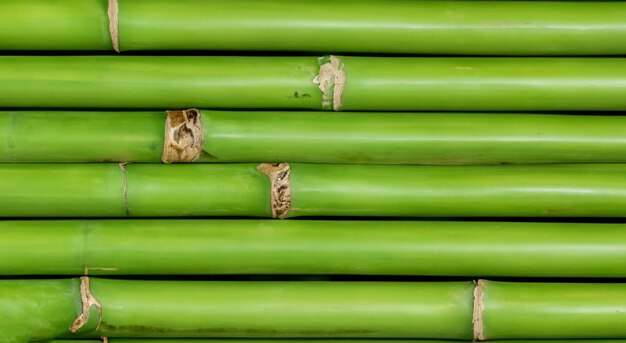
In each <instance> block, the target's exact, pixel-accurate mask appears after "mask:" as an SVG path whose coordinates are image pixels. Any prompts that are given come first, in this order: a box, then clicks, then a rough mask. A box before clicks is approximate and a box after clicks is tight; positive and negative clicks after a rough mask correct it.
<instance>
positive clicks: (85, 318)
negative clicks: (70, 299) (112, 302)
mask: <svg viewBox="0 0 626 343" xmlns="http://www.w3.org/2000/svg"><path fill="white" fill-rule="evenodd" d="M80 300H81V303H82V313H81V314H80V315H79V316H78V317H77V318H76V320H74V323H72V326H71V327H70V332H71V333H76V332H77V331H78V330H80V328H82V327H83V326H84V325H85V324H87V323H88V322H89V310H90V309H91V306H95V307H96V309H97V310H98V325H97V326H96V330H98V329H99V328H100V322H101V321H102V305H100V303H99V302H98V300H97V299H96V298H95V297H94V296H93V294H91V289H90V286H89V277H88V276H83V277H81V278H80Z"/></svg>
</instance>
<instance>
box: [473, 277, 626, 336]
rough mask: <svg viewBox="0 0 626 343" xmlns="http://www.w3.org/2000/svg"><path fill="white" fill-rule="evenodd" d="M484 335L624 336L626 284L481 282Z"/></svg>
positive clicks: (625, 329)
mask: <svg viewBox="0 0 626 343" xmlns="http://www.w3.org/2000/svg"><path fill="white" fill-rule="evenodd" d="M482 285H483V287H484V288H483V301H482V303H483V305H482V306H483V314H482V318H483V324H484V339H488V340H491V339H509V338H529V339H533V338H543V339H546V338H550V339H567V338H579V339H585V338H589V339H603V338H607V339H608V338H626V284H624V283H621V284H610V283H606V284H603V283H595V284H567V283H507V282H494V281H482Z"/></svg>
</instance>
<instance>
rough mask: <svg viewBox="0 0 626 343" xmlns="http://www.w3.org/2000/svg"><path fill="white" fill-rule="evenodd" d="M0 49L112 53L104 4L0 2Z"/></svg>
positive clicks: (92, 0)
mask: <svg viewBox="0 0 626 343" xmlns="http://www.w3.org/2000/svg"><path fill="white" fill-rule="evenodd" d="M0 50H113V47H112V45H111V35H110V33H109V19H108V17H107V1H106V0H56V1H50V0H27V1H22V0H4V1H0Z"/></svg>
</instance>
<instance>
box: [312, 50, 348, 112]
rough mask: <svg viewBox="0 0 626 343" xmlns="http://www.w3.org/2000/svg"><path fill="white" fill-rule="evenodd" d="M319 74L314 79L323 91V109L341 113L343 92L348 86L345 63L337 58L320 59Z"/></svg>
mask: <svg viewBox="0 0 626 343" xmlns="http://www.w3.org/2000/svg"><path fill="white" fill-rule="evenodd" d="M318 62H319V63H320V71H319V74H318V75H317V76H316V77H315V79H313V83H314V84H316V85H318V86H319V88H320V90H321V91H322V108H323V109H325V110H329V109H332V110H335V111H339V110H340V109H341V105H342V104H343V103H342V97H343V90H344V88H345V86H346V73H345V72H344V70H343V62H341V60H339V58H337V56H332V55H331V56H328V57H326V56H325V57H320V58H319V59H318Z"/></svg>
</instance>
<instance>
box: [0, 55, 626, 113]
mask: <svg viewBox="0 0 626 343" xmlns="http://www.w3.org/2000/svg"><path fill="white" fill-rule="evenodd" d="M339 58H340V60H341V61H342V63H343V70H344V71H345V74H346V80H347V81H346V86H345V90H344V92H343V96H342V105H341V106H338V107H336V108H335V110H354V111H358V110H368V111H369V110H373V111H396V110H397V111H411V110H414V111H626V97H624V94H625V93H626V59H624V58H454V57H450V58H411V57H404V58H403V57H395V58H394V57H389V58H384V57H339ZM326 60H327V59H321V60H320V61H319V63H324V61H326ZM319 63H318V60H317V58H315V57H303V56H300V57H259V56H255V57H252V56H250V57H228V56H217V57H216V56H213V57H204V56H186V57H182V56H0V107H14V108H24V107H27V108H47V109H50V108H155V109H182V108H191V107H195V108H217V109H227V108H235V109H246V108H248V109H309V110H319V109H322V91H321V90H320V89H319V87H318V85H317V84H315V83H314V82H313V80H314V79H315V77H316V75H317V74H318V72H319Z"/></svg>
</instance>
